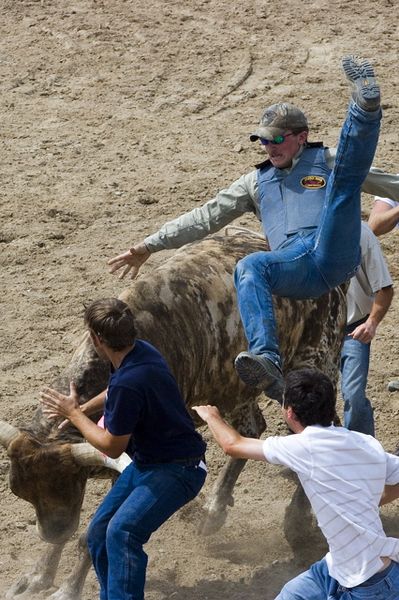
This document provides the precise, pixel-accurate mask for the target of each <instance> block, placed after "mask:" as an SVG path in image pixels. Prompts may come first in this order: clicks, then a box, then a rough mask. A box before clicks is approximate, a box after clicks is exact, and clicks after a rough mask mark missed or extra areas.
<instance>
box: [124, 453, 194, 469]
mask: <svg viewBox="0 0 399 600" xmlns="http://www.w3.org/2000/svg"><path fill="white" fill-rule="evenodd" d="M134 460H135V461H136V462H137V464H138V465H139V466H143V467H145V466H146V465H159V464H162V465H167V464H169V465H170V464H172V465H182V466H183V467H197V466H198V465H199V464H200V462H201V461H202V462H203V463H206V461H205V456H204V454H203V455H202V456H194V457H192V458H172V459H170V460H162V459H158V458H154V459H153V460H150V461H143V460H140V459H138V458H135V459H134Z"/></svg>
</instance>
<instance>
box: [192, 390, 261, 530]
mask: <svg viewBox="0 0 399 600" xmlns="http://www.w3.org/2000/svg"><path fill="white" fill-rule="evenodd" d="M231 422H232V425H233V427H235V428H236V429H237V430H238V431H239V432H240V433H241V434H242V435H245V436H247V437H254V438H255V437H259V436H260V435H261V433H263V431H265V429H266V421H265V419H264V417H263V415H262V412H261V410H260V408H259V406H258V404H257V403H256V402H254V401H251V402H250V403H249V404H246V405H241V406H240V407H239V408H238V409H237V410H236V411H234V413H233V414H232V415H231ZM246 462H247V461H246V460H245V459H237V458H229V459H228V460H227V462H226V464H225V466H224V467H223V469H222V471H221V472H220V475H219V476H218V478H217V480H216V482H215V484H214V485H213V488H212V491H211V493H210V495H209V497H208V499H207V501H206V503H205V506H204V510H205V513H206V516H205V519H204V521H203V522H202V524H201V526H200V528H199V531H200V533H202V534H203V535H210V534H211V533H214V532H215V531H218V529H220V528H221V527H222V525H223V524H224V522H225V520H226V517H227V506H233V504H234V499H233V489H234V485H235V483H236V481H237V479H238V477H239V475H240V473H241V471H242V470H243V468H244V465H245V463H246Z"/></svg>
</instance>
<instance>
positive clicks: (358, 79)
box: [342, 56, 380, 106]
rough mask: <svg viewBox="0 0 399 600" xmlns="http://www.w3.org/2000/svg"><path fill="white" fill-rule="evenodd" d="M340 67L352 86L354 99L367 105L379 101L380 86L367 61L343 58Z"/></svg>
mask: <svg viewBox="0 0 399 600" xmlns="http://www.w3.org/2000/svg"><path fill="white" fill-rule="evenodd" d="M342 67H343V69H344V72H345V75H346V77H347V79H349V81H350V82H351V83H352V85H353V86H354V88H355V89H354V99H355V101H356V97H357V98H358V99H359V103H360V105H361V103H362V101H363V102H365V103H366V104H367V103H376V105H377V106H378V103H379V100H380V86H379V85H378V83H377V81H376V78H375V75H374V69H373V67H372V66H371V64H370V63H369V62H368V60H365V59H363V60H358V59H357V58H356V57H354V56H345V57H344V58H343V59H342Z"/></svg>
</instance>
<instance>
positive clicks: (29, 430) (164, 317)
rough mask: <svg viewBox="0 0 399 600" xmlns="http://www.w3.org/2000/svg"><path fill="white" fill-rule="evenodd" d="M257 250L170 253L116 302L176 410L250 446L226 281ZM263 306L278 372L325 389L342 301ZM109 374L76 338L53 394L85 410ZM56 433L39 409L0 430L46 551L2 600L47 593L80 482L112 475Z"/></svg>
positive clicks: (253, 414)
mask: <svg viewBox="0 0 399 600" xmlns="http://www.w3.org/2000/svg"><path fill="white" fill-rule="evenodd" d="M259 250H267V246H266V244H265V242H264V241H262V240H261V239H260V238H259V237H258V236H257V235H256V234H254V235H251V234H249V233H247V234H244V233H241V234H236V235H224V236H223V235H219V236H212V237H209V238H207V239H206V240H205V241H202V242H199V243H194V244H190V245H189V246H186V247H185V248H183V249H181V250H179V251H178V252H176V253H175V254H174V255H173V257H172V258H171V259H170V260H168V261H166V262H165V263H164V264H162V265H161V266H159V267H157V268H156V269H154V270H153V271H152V272H151V273H149V274H147V275H143V276H141V277H140V278H139V279H138V280H136V281H135V282H134V283H133V284H132V286H131V287H130V288H129V289H126V290H125V291H124V292H123V293H122V294H121V296H120V298H121V299H122V300H124V301H125V302H126V303H127V304H128V305H129V306H130V308H131V310H132V312H133V314H134V315H135V317H136V323H137V330H138V337H141V338H144V339H146V340H148V341H150V342H151V343H152V344H153V345H154V346H156V347H157V348H158V349H159V350H160V351H161V353H162V354H163V355H164V356H165V357H166V359H167V361H168V363H169V365H170V367H171V369H172V371H173V373H174V375H175V377H176V380H177V382H178V384H179V386H180V389H181V390H182V392H183V396H184V397H185V399H186V402H187V405H188V406H189V407H190V406H192V405H194V404H200V403H201V404H203V403H207V402H209V403H212V404H215V405H217V406H218V407H219V409H220V411H221V412H222V414H223V415H224V416H225V417H226V418H227V419H228V420H229V421H230V422H231V424H232V425H233V426H234V427H236V428H237V429H238V430H239V431H240V432H241V433H242V434H243V435H246V436H252V437H259V436H260V435H261V433H262V432H263V431H264V430H265V428H266V423H265V420H264V417H263V415H262V412H261V410H260V408H259V406H258V403H257V396H258V395H259V392H257V391H256V390H253V389H250V388H248V387H246V386H245V385H244V384H243V383H242V382H241V381H240V380H239V378H238V376H237V375H236V372H235V370H234V364H233V363H234V358H235V356H236V355H237V354H238V353H239V352H240V351H241V350H242V349H243V348H245V347H246V340H245V336H244V332H243V329H242V326H241V323H240V318H239V314H238V311H237V306H236V300H235V290H234V286H233V271H234V268H235V265H236V263H237V261H238V260H239V259H241V258H242V257H244V256H245V255H247V254H249V253H251V252H256V251H259ZM274 302H275V306H274V308H275V311H276V317H277V322H278V327H279V337H280V348H281V352H282V356H283V357H284V371H288V370H291V369H295V368H301V367H304V366H308V367H315V368H319V369H321V370H322V371H324V372H325V373H326V374H327V375H328V376H329V377H330V378H331V379H332V380H333V381H334V382H336V381H337V378H338V365H339V355H340V348H341V343H342V338H343V334H344V327H345V321H346V302H345V294H344V291H343V290H342V289H340V288H337V289H335V290H332V291H331V292H330V293H329V294H326V295H325V296H322V297H321V298H319V299H318V300H305V301H294V300H290V299H287V298H278V297H276V298H275V299H274ZM109 374H110V370H109V364H108V363H106V362H104V361H103V360H102V359H101V358H99V357H98V356H97V354H96V352H95V350H94V348H93V346H92V344H91V342H90V338H89V336H88V334H87V333H86V334H84V335H83V337H82V339H81V341H80V343H79V345H78V348H77V349H76V351H75V352H74V354H73V356H72V359H71V362H70V364H69V365H68V366H67V368H66V369H65V371H64V372H63V374H62V375H61V377H60V378H59V379H58V380H57V381H56V382H54V384H53V387H55V388H57V389H58V390H60V391H62V392H64V393H68V390H69V382H70V381H74V382H75V385H76V388H77V392H78V394H79V396H80V398H81V401H82V402H85V401H87V400H89V399H90V398H92V397H94V396H95V395H96V394H97V393H99V392H100V391H102V390H103V389H105V387H106V385H107V381H108V378H109ZM98 416H99V415H98ZM93 418H96V415H93ZM57 426H58V422H52V421H49V420H48V419H46V418H45V417H44V416H43V414H42V412H41V409H40V407H39V408H38V409H37V412H36V414H35V416H34V419H33V422H32V423H30V424H29V425H27V426H26V427H23V428H21V429H18V428H16V427H14V426H12V425H9V424H8V423H5V422H0V443H2V444H3V446H4V447H5V448H6V449H7V454H8V457H9V458H10V461H11V466H10V487H11V490H12V491H13V493H14V494H16V495H17V496H19V497H20V498H23V499H25V500H27V501H28V502H30V503H31V504H33V506H34V508H35V512H36V520H37V528H38V532H39V534H40V536H41V537H42V538H43V539H44V540H45V541H47V542H49V543H50V546H49V547H48V549H47V551H46V553H45V555H44V556H43V557H42V558H40V560H39V561H38V563H37V564H36V565H35V567H34V569H33V571H32V572H31V573H29V574H27V575H24V576H22V577H21V578H20V580H19V581H17V582H16V583H15V584H14V586H13V587H12V588H11V589H10V590H9V592H8V594H7V599H8V600H14V599H15V600H17V599H18V600H22V598H31V597H32V594H34V593H36V592H38V591H40V590H45V589H48V588H50V587H51V586H52V585H53V582H54V577H55V575H56V571H57V567H58V562H59V560H60V557H61V552H62V549H63V546H64V544H65V543H66V541H67V540H68V539H69V538H70V537H71V535H72V534H73V533H74V532H75V531H76V529H77V527H78V524H79V515H80V510H81V505H82V501H83V496H84V491H85V485H86V482H87V480H88V478H90V477H107V476H108V477H109V476H112V474H113V473H114V474H115V472H116V471H117V470H120V469H121V468H122V467H121V466H120V465H119V464H118V463H115V462H114V461H111V460H107V459H106V458H105V457H104V456H103V455H101V453H99V452H98V451H96V450H95V449H94V448H92V447H91V446H89V445H88V444H87V443H85V442H84V441H83V440H82V438H81V436H80V434H79V432H78V431H76V430H75V429H74V428H72V427H69V428H67V429H61V430H60V429H58V427H57ZM244 464H245V461H244V460H241V459H240V460H239V459H228V460H227V462H226V464H225V465H224V467H223V469H222V470H221V472H220V473H219V476H218V478H217V480H216V482H215V484H214V486H213V489H212V490H211V492H210V494H209V497H208V498H207V500H206V502H205V507H204V512H205V519H204V522H203V525H202V531H203V532H204V533H209V532H212V531H216V530H217V529H218V528H219V527H220V526H221V525H222V524H223V522H224V520H225V518H226V514H227V506H228V505H233V497H232V494H233V488H234V484H235V482H236V480H237V478H238V476H239V474H240V472H241V470H242V469H243V467H244ZM80 550H81V553H82V554H81V557H80V559H79V563H78V564H77V567H76V568H75V570H74V572H73V573H72V574H71V576H70V577H69V578H68V579H67V580H66V581H65V582H64V583H63V584H62V585H61V587H60V588H59V589H58V591H56V592H55V593H54V594H52V595H51V596H50V598H51V600H79V598H80V597H81V591H82V588H83V585H84V580H85V576H86V574H87V571H88V569H89V566H90V560H89V557H88V553H87V549H86V544H85V538H84V537H82V538H81V540H80Z"/></svg>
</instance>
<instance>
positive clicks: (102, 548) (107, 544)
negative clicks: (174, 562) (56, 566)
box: [87, 461, 206, 600]
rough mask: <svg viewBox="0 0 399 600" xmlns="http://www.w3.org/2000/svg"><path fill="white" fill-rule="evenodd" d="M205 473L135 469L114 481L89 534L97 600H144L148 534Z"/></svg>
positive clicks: (191, 495)
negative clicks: (95, 575)
mask: <svg viewBox="0 0 399 600" xmlns="http://www.w3.org/2000/svg"><path fill="white" fill-rule="evenodd" d="M205 478H206V471H205V470H204V469H202V468H201V467H196V466H194V467H191V466H190V467H187V466H182V465H179V464H171V463H167V464H157V465H145V466H139V465H138V464H137V463H136V462H135V461H133V463H132V464H130V465H129V466H128V467H127V468H126V469H125V470H124V471H123V473H122V474H121V475H120V476H119V478H118V479H117V481H116V483H115V485H114V486H113V487H112V488H111V490H110V491H109V493H108V494H107V495H106V496H105V498H104V500H103V502H102V503H101V505H100V506H99V508H98V510H97V512H96V513H95V515H94V517H93V519H92V521H91V523H90V525H89V529H88V540H87V543H88V547H89V551H90V555H91V558H92V561H93V565H94V568H95V571H96V574H97V578H98V580H99V583H100V599H101V600H143V598H144V584H145V574H146V567H147V560H148V559H147V554H146V553H145V552H144V550H143V544H145V543H146V542H147V541H148V540H149V538H150V536H151V534H152V533H153V532H154V531H155V530H156V529H158V527H160V525H162V523H164V522H165V521H166V520H167V519H168V518H169V517H170V516H171V515H173V513H175V512H176V511H177V510H178V509H179V508H181V507H182V506H183V505H184V504H186V503H187V502H189V501H190V500H192V499H193V498H194V497H195V496H196V495H197V494H198V492H199V491H200V489H201V488H202V486H203V484H204V482H205Z"/></svg>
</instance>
